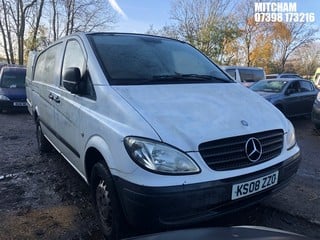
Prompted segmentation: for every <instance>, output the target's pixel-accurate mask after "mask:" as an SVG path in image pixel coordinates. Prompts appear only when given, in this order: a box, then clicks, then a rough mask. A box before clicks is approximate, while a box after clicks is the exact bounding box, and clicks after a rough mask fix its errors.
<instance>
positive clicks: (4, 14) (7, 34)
mask: <svg viewBox="0 0 320 240" xmlns="http://www.w3.org/2000/svg"><path fill="white" fill-rule="evenodd" d="M10 7H11V5H10V2H8V1H5V0H2V1H1V8H0V10H1V15H0V29H1V33H2V37H3V45H4V51H5V54H6V58H7V62H8V63H9V64H10V63H15V58H14V52H13V43H12V36H11V33H12V27H11V24H10V15H9V13H10V12H9V8H10Z"/></svg>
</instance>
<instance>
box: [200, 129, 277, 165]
mask: <svg viewBox="0 0 320 240" xmlns="http://www.w3.org/2000/svg"><path fill="white" fill-rule="evenodd" d="M252 137H254V138H256V139H258V140H259V141H260V143H261V145H262V155H261V157H260V159H259V160H258V161H257V162H251V161H250V160H249V159H248V157H247V154H246V152H245V146H246V142H247V141H248V140H249V139H250V138H252ZM282 147H283V131H282V130H271V131H266V132H259V133H253V134H248V135H243V136H237V137H231V138H224V139H219V140H214V141H210V142H205V143H201V144H200V145H199V152H200V154H201V156H202V158H203V159H204V161H205V162H206V163H207V164H208V166H209V167H210V168H211V169H213V170H216V171H223V170H232V169H239V168H244V167H249V166H253V165H256V164H259V163H262V162H265V161H268V160H270V159H272V158H275V157H277V156H279V155H280V153H281V150H282Z"/></svg>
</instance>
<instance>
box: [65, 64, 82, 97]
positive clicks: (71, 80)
mask: <svg viewBox="0 0 320 240" xmlns="http://www.w3.org/2000/svg"><path fill="white" fill-rule="evenodd" d="M62 77H63V78H62V84H63V86H64V87H65V88H66V89H67V90H68V91H70V92H71V93H75V94H77V93H79V91H80V79H81V74H80V69H79V68H77V67H70V68H67V69H66V70H65V72H64V73H63V75H62Z"/></svg>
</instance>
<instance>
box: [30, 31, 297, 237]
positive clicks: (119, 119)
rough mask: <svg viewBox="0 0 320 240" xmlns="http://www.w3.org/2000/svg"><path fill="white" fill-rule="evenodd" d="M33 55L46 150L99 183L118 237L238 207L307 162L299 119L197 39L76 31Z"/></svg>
mask: <svg viewBox="0 0 320 240" xmlns="http://www.w3.org/2000/svg"><path fill="white" fill-rule="evenodd" d="M29 59H34V63H30V64H28V66H29V67H28V69H27V71H28V74H27V78H26V81H27V82H28V83H27V88H30V89H31V91H29V90H28V91H27V96H28V102H30V106H31V107H30V112H31V114H32V115H33V117H34V119H35V123H36V126H37V131H36V134H37V140H38V147H39V150H40V152H44V151H46V150H48V148H50V144H52V145H54V147H55V148H56V149H58V151H59V153H61V154H62V156H63V157H64V158H65V159H66V160H67V161H68V162H69V163H70V164H71V165H72V166H73V167H74V168H75V169H76V171H77V172H78V173H79V174H80V175H81V176H82V177H83V179H84V180H85V181H86V182H87V183H88V184H89V186H90V188H91V192H92V195H93V202H94V206H95V209H96V212H97V216H98V218H99V223H100V226H101V230H102V232H103V233H104V235H105V236H106V237H108V238H111V239H114V238H117V237H119V234H120V233H121V232H122V231H123V229H124V227H125V226H126V224H129V225H130V226H133V227H141V228H144V229H146V228H148V229H150V228H151V229H153V228H162V227H172V226H179V225H180V226H181V225H184V224H187V223H188V224H190V223H196V222H200V221H205V220H209V219H211V218H214V217H217V216H221V215H223V214H226V213H230V212H232V211H237V210H238V209H239V208H243V207H248V206H250V205H252V204H254V203H256V202H258V201H260V200H261V199H263V198H265V197H266V196H269V195H270V194H271V193H273V192H276V191H278V190H279V189H281V188H283V187H284V186H285V185H286V184H287V183H288V181H289V179H290V178H291V177H292V176H293V175H294V174H295V173H296V171H297V169H298V165H299V162H300V159H301V157H300V149H299V147H298V145H297V143H296V140H295V132H294V127H293V125H292V124H291V122H290V121H289V120H288V119H287V118H285V117H284V116H283V114H282V113H280V112H279V111H277V110H276V109H275V108H274V107H273V106H271V105H270V104H269V103H268V102H267V101H265V100H264V99H262V98H261V97H259V96H257V94H255V93H254V92H252V91H250V90H249V89H247V88H244V87H242V86H240V84H237V83H235V82H234V80H232V79H231V78H230V77H229V76H228V75H227V74H226V73H225V72H223V71H221V70H220V68H219V67H218V66H217V65H216V64H214V63H213V62H212V61H211V60H210V59H209V58H207V57H206V56H205V55H203V54H202V53H201V52H199V51H198V50H196V49H195V48H194V47H192V46H191V45H189V44H188V43H185V42H181V41H177V40H173V39H170V38H164V37H157V36H150V35H140V34H121V33H76V34H73V35H69V36H66V37H65V38H62V39H60V40H58V41H57V42H55V43H54V44H53V45H51V46H49V47H48V48H46V49H45V50H44V51H42V52H41V53H39V54H38V55H36V57H35V58H32V57H30V58H29ZM31 61H32V60H31ZM32 66H34V67H32ZM29 71H31V72H30V73H29ZM248 106H250V107H248ZM266 119H268V121H266ZM261 122H263V124H261ZM62 171H63V170H62Z"/></svg>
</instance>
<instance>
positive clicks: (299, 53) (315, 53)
mask: <svg viewBox="0 0 320 240" xmlns="http://www.w3.org/2000/svg"><path fill="white" fill-rule="evenodd" d="M287 62H290V63H291V64H292V65H293V67H294V69H295V72H297V73H299V75H301V76H306V77H307V78H310V77H311V76H313V74H314V72H315V71H316V69H317V68H318V67H320V43H319V42H313V43H311V44H307V45H305V46H303V47H300V48H298V49H297V50H296V51H295V52H294V53H293V54H292V55H291V57H289V59H288V61H287ZM286 67H287V66H286Z"/></svg>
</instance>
